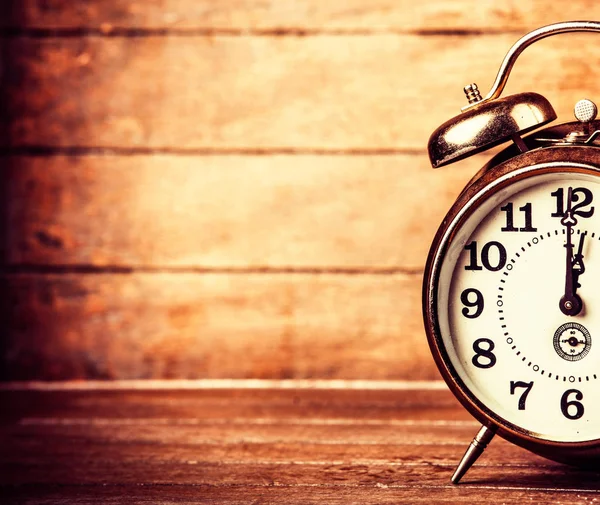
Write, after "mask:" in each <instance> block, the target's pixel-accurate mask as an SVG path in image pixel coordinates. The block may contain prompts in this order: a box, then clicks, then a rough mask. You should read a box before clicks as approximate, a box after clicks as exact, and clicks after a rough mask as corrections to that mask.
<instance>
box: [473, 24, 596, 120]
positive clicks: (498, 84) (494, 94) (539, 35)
mask: <svg viewBox="0 0 600 505" xmlns="http://www.w3.org/2000/svg"><path fill="white" fill-rule="evenodd" d="M570 32H600V22H598V21H565V22H562V23H554V24H552V25H548V26H543V27H541V28H538V29H537V30H534V31H532V32H530V33H528V34H527V35H524V36H523V37H521V38H520V39H519V40H517V42H515V44H514V45H513V46H512V47H511V48H510V50H509V51H508V53H506V56H505V57H504V60H503V61H502V64H501V65H500V69H499V70H498V75H497V76H496V80H495V81H494V84H493V85H492V88H491V89H490V91H489V92H488V94H487V95H486V96H485V97H484V98H481V95H479V94H478V92H475V93H473V89H472V87H473V86H475V88H476V85H474V84H469V85H468V86H465V94H466V95H467V98H468V99H469V105H466V106H465V107H463V108H462V110H463V111H465V110H468V109H470V108H471V107H474V106H475V105H480V104H482V103H485V102H489V101H490V100H494V99H496V98H498V97H499V96H500V95H501V94H502V91H503V90H504V87H505V86H506V82H507V81H508V77H509V75H510V72H511V70H512V68H513V66H514V64H515V62H516V61H517V58H518V57H519V56H520V55H521V53H522V52H523V51H524V50H525V49H527V48H528V47H529V46H530V45H531V44H533V43H534V42H537V41H538V40H542V39H545V38H546V37H551V36H552V35H558V34H560V33H570Z"/></svg>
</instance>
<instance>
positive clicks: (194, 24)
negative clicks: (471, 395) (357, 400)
mask: <svg viewBox="0 0 600 505" xmlns="http://www.w3.org/2000/svg"><path fill="white" fill-rule="evenodd" d="M593 18H600V6H599V5H598V3H597V2H596V1H594V0H572V1H569V2H541V1H539V2H538V1H535V0H519V1H517V0H515V1H504V2H497V1H496V0H479V1H475V0H455V1H452V2H448V1H442V0H435V1H428V2H414V1H408V0H344V1H338V0H335V1H329V2H323V1H321V0H285V1H284V0H278V1H276V0H266V1H265V0H243V1H242V0H146V1H126V0H87V1H85V2H72V1H69V0H22V1H16V0H15V1H5V2H3V3H2V6H1V7H0V19H1V21H0V30H1V34H2V37H1V41H2V42H1V44H2V48H1V49H2V61H1V64H2V67H3V68H2V81H1V84H0V101H1V103H0V105H1V107H2V108H1V110H2V117H1V118H0V152H1V158H0V159H1V160H2V161H1V162H2V178H1V183H0V192H1V195H2V198H1V202H2V203H1V206H0V212H1V213H0V222H1V232H2V234H1V236H2V253H3V254H2V265H3V266H2V275H1V281H2V292H3V294H2V297H1V298H2V301H1V302H0V309H1V310H0V313H1V317H0V324H1V325H2V328H3V330H2V339H1V340H0V351H1V353H0V376H1V377H2V378H4V379H72V378H120V379H128V378H171V377H180V378H201V377H206V378H226V377H232V378H346V379H353V378H355V379H433V378H437V372H436V370H435V367H434V365H433V362H432V360H431V358H430V356H429V351H428V349H427V345H426V342H425V337H424V333H423V330H422V323H421V309H420V289H421V276H422V269H423V265H424V261H425V258H426V254H427V250H428V247H429V243H430V240H431V238H432V236H433V234H434V233H435V230H436V228H437V225H438V223H439V222H440V220H441V219H442V217H443V215H444V213H445V211H446V210H447V209H448V207H449V206H450V204H451V202H452V201H453V199H454V197H455V196H456V194H457V193H458V191H459V190H460V188H461V187H462V186H463V185H464V183H465V182H466V181H467V180H468V179H469V178H470V176H471V175H472V174H473V173H474V172H475V170H476V169H477V167H479V166H481V164H482V163H484V162H485V160H486V159H487V156H485V155H480V156H478V157H476V158H475V159H471V160H467V161H465V162H463V163H461V164H459V165H457V166H451V167H448V168H444V169H441V170H439V171H433V170H431V169H430V168H429V165H428V161H427V156H426V153H425V145H426V142H427V138H428V136H429V134H430V132H431V131H432V130H433V129H434V128H435V127H437V126H438V125H439V124H440V123H441V122H443V121H445V120H447V119H449V118H450V117H451V116H454V115H455V114H456V113H457V112H458V111H459V108H460V107H461V106H462V105H463V102H464V98H463V96H462V86H463V85H465V84H467V83H469V82H472V81H475V82H477V83H478V84H479V85H480V87H481V88H482V89H484V90H486V89H488V88H489V86H490V85H491V82H492V80H493V78H494V77H495V74H496V71H497V68H498V66H499V63H500V61H501V59H502V57H503V56H504V54H505V53H506V51H507V50H508V48H509V47H510V46H511V44H512V43H513V42H514V41H515V40H516V39H517V38H518V37H519V36H520V35H521V34H523V33H525V32H527V31H529V30H531V29H534V28H536V27H538V26H541V25H544V24H548V23H551V22H556V21H560V20H566V19H593ZM599 40H600V39H598V38H597V35H595V34H586V35H563V36H561V37H557V38H554V39H548V40H544V41H542V42H540V43H538V44H537V45H536V46H534V47H532V48H530V49H528V50H527V51H526V52H525V53H524V54H523V56H522V58H521V60H520V61H519V62H518V64H517V67H516V68H515V71H514V72H513V76H512V77H511V80H510V82H509V86H508V89H507V92H508V93H511V92H512V93H514V92H519V91H538V92H540V93H542V94H544V95H546V96H547V97H548V98H549V99H550V101H551V102H552V103H553V104H554V105H555V107H556V109H557V111H558V112H559V117H561V118H562V119H563V120H570V118H571V116H572V114H571V108H572V105H573V104H574V103H575V101H576V100H578V99H580V98H582V97H585V96H587V97H589V98H592V99H596V100H599V99H600V96H598V94H597V86H596V84H595V83H597V82H598V81H599V78H600V66H599V65H598V62H599V60H600V44H598V41H599Z"/></svg>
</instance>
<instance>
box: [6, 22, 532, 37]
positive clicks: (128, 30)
mask: <svg viewBox="0 0 600 505" xmlns="http://www.w3.org/2000/svg"><path fill="white" fill-rule="evenodd" d="M522 33H523V30H522V29H521V30H517V29H494V28H487V29H473V28H454V29H440V28H419V29H410V28H405V29H403V28H393V27H381V28H300V27H292V26H273V27H265V28H243V27H239V28H226V27H212V28H209V27H189V28H184V27H152V28H151V27H147V28H136V27H123V26H114V25H111V24H110V23H106V24H101V25H99V26H97V27H94V26H91V27H81V26H73V27H63V28H39V27H37V28H36V27H4V28H0V37H4V38H34V39H45V38H80V37H113V38H117V37H118V38H141V37H208V36H210V37H212V36H224V37H311V36H317V37H318V36H349V35H356V36H361V37H364V36H377V35H415V36H419V37H473V36H482V35H505V34H522Z"/></svg>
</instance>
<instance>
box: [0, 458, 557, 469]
mask: <svg viewBox="0 0 600 505" xmlns="http://www.w3.org/2000/svg"><path fill="white" fill-rule="evenodd" d="M3 459H4V461H11V459H12V458H3ZM110 463H114V459H110V458H101V457H94V464H95V465H101V464H110ZM120 463H126V464H128V465H130V464H132V463H133V464H136V463H137V464H140V463H141V464H144V463H151V464H152V465H156V466H162V465H164V466H168V465H188V466H202V465H215V464H217V465H218V466H219V467H226V466H232V467H235V466H272V467H279V466H307V467H311V466H326V467H334V466H344V467H348V466H365V465H369V466H374V467H390V468H403V467H407V468H432V467H435V468H454V467H456V462H454V461H452V462H447V463H446V462H440V461H436V462H435V463H431V462H429V461H423V462H413V461H391V460H389V459H348V460H301V459H299V460H296V459H292V460H255V459H246V460H224V459H222V460H219V461H218V462H217V461H215V460H214V459H206V460H195V459H193V460H192V459H189V460H188V459H175V458H168V459H164V460H158V459H154V458H126V459H123V460H122V461H120ZM477 467H478V468H489V469H492V468H499V469H507V468H510V469H532V470H540V469H546V470H550V471H551V470H556V469H557V468H561V467H559V466H558V465H540V464H538V463H537V462H535V463H534V462H532V463H480V462H478V463H477ZM342 470H344V471H347V470H349V468H343V469H342Z"/></svg>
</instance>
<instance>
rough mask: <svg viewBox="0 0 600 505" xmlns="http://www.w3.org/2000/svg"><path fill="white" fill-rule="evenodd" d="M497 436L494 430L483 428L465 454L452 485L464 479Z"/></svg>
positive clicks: (453, 476)
mask: <svg viewBox="0 0 600 505" xmlns="http://www.w3.org/2000/svg"><path fill="white" fill-rule="evenodd" d="M495 434H496V432H495V431H494V430H492V429H490V428H487V427H486V426H482V427H481V429H480V430H479V433H477V435H476V436H475V438H474V439H473V441H472V442H471V445H469V447H468V449H467V451H466V452H465V455H464V456H463V457H462V459H461V460H460V463H459V464H458V466H457V467H456V470H455V471H454V475H452V484H458V482H459V481H460V479H462V478H463V476H464V475H465V474H466V473H467V471H468V470H469V468H471V465H473V463H475V461H477V458H479V456H481V454H482V453H483V451H485V448H486V447H487V445H488V444H489V443H490V441H491V440H492V438H494V435H495Z"/></svg>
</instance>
